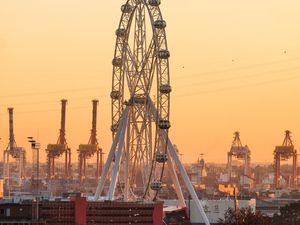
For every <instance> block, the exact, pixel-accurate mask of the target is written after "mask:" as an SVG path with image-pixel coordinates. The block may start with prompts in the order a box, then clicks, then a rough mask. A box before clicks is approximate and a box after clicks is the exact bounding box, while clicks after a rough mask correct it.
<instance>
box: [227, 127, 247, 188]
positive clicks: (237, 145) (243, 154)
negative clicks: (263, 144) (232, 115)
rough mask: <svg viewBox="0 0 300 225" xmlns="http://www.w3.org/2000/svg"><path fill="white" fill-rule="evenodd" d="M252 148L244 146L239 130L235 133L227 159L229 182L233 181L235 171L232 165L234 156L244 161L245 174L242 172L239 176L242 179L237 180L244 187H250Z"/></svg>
mask: <svg viewBox="0 0 300 225" xmlns="http://www.w3.org/2000/svg"><path fill="white" fill-rule="evenodd" d="M250 154H251V152H250V149H249V147H248V146H247V145H245V146H243V145H242V142H241V139H240V133H239V132H238V131H237V132H235V133H234V139H233V142H232V145H231V148H230V151H229V152H228V154H227V155H228V161H227V171H228V172H227V175H228V182H229V183H232V173H233V167H232V160H233V158H236V159H237V160H242V161H243V174H240V175H241V176H237V177H240V178H241V181H237V182H239V183H240V185H241V187H242V188H249V184H250V182H249V179H250V178H251V176H250V171H249V169H250V160H251V158H250Z"/></svg>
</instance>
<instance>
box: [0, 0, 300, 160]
mask: <svg viewBox="0 0 300 225" xmlns="http://www.w3.org/2000/svg"><path fill="white" fill-rule="evenodd" d="M124 2H125V1H123V0H109V1H103V0H89V1H83V0H26V1H25V0H0V78H1V79H0V137H1V141H0V149H2V150H1V152H0V154H1V155H0V158H2V152H3V149H5V148H6V146H7V143H8V113H7V107H10V106H12V107H14V108H15V137H16V141H17V144H18V145H19V146H23V147H25V148H27V150H28V158H29V161H30V152H31V150H30V146H29V144H28V143H27V140H26V138H27V136H34V137H36V138H38V140H39V141H40V142H41V144H42V152H43V154H42V155H43V156H42V160H43V161H44V160H45V153H44V149H45V147H46V145H47V144H48V143H55V142H56V140H57V138H58V129H59V126H60V99H62V98H66V99H68V100H69V103H68V106H67V141H68V143H69V145H70V147H71V148H72V152H73V153H72V154H73V155H72V160H73V162H74V163H77V152H76V149H77V147H78V145H79V144H80V143H86V142H87V141H88V139H89V134H90V128H91V100H92V99H93V98H97V99H99V101H100V104H99V114H98V115H99V120H98V138H99V141H100V143H101V146H102V148H103V149H104V151H105V152H106V153H107V152H108V150H109V147H110V144H111V133H110V129H109V127H110V123H111V107H110V97H109V93H110V90H111V76H112V65H111V60H112V57H113V52H114V43H115V35H114V33H115V30H116V28H117V25H118V22H119V18H120V15H121V14H120V7H121V5H122V4H123V3H124ZM161 10H162V12H163V15H164V19H165V20H166V21H167V28H166V31H167V38H168V44H169V49H170V52H171V58H170V71H171V84H172V88H173V92H172V95H171V98H172V99H171V122H172V128H171V129H170V137H171V139H172V142H174V143H175V144H176V145H177V146H178V148H179V150H180V151H181V152H182V153H183V154H184V155H183V161H184V162H194V161H195V160H196V159H197V158H198V156H199V154H200V153H204V154H205V159H206V160H207V161H209V162H212V161H215V162H226V160H227V159H226V157H227V151H228V150H229V148H230V145H231V142H232V138H233V132H234V131H236V130H239V131H240V132H241V138H242V142H243V144H247V145H249V147H250V149H251V151H252V161H253V162H271V161H272V160H273V155H272V152H273V150H274V147H275V145H278V144H281V143H282V141H283V137H284V130H286V129H289V130H291V131H292V132H293V133H292V135H293V140H294V143H295V145H296V147H297V148H298V149H300V106H299V99H300V88H299V87H300V13H299V12H300V1H299V0H286V1H282V0H263V1H262V0H251V1H241V0H227V1H217V0H187V1H180V0H162V4H161Z"/></svg>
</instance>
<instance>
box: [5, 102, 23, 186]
mask: <svg viewBox="0 0 300 225" xmlns="http://www.w3.org/2000/svg"><path fill="white" fill-rule="evenodd" d="M13 112H14V109H13V108H8V113H9V144H8V146H7V148H6V150H4V152H3V179H4V180H5V186H6V188H7V190H8V191H11V190H12V187H13V186H15V187H20V186H21V185H22V184H23V180H24V178H25V164H26V152H25V149H24V148H22V147H18V146H17V144H16V140H15V135H14V117H13ZM10 157H12V158H13V159H15V161H16V165H17V169H16V174H12V173H11V171H10V166H11V164H12V162H10Z"/></svg>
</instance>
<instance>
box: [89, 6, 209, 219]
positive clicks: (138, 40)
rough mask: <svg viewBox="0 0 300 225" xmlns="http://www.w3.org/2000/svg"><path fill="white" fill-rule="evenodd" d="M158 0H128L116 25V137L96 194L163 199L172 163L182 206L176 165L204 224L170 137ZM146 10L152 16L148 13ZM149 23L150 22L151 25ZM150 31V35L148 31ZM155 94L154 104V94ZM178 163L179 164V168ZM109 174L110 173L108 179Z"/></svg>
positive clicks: (166, 64)
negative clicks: (152, 97)
mask: <svg viewBox="0 0 300 225" xmlns="http://www.w3.org/2000/svg"><path fill="white" fill-rule="evenodd" d="M159 5H160V0H127V1H126V4H124V5H123V6H122V7H121V11H122V16H121V19H120V23H119V27H118V29H117V30H116V37H117V38H116V47H115V53H114V58H113V60H112V64H113V76H112V91H111V94H110V97H111V99H112V104H111V106H112V126H111V131H112V136H113V143H112V146H111V149H110V152H109V154H108V157H107V161H106V163H105V166H104V168H103V170H102V174H101V178H100V180H99V183H98V186H97V189H96V193H95V200H99V198H100V195H102V194H103V193H104V187H105V184H106V183H107V184H108V190H107V192H106V195H105V197H104V196H103V197H104V198H105V199H108V200H114V199H118V198H119V199H120V198H121V199H123V200H124V201H135V200H146V201H157V200H159V199H161V197H160V190H161V189H163V188H164V185H163V182H164V178H166V176H165V170H166V169H168V171H169V175H170V177H171V181H172V183H173V185H174V189H175V193H176V195H177V198H178V201H179V206H180V207H182V208H186V204H185V200H184V196H183V193H182V189H181V185H180V183H179V179H178V176H177V170H178V171H179V174H180V175H181V177H182V179H183V181H184V184H185V186H186V188H187V190H188V191H189V194H190V195H191V197H192V199H193V200H194V201H195V203H196V206H197V209H198V211H199V213H200V214H201V216H202V218H203V220H204V222H205V224H206V225H209V221H208V219H207V216H206V214H205V212H204V210H203V207H202V205H201V203H200V201H199V199H198V197H197V195H196V192H195V190H194V188H193V186H192V184H191V182H190V180H189V177H188V175H187V173H186V170H185V168H184V166H183V165H182V163H181V162H180V160H179V157H178V155H177V153H176V151H175V149H174V146H173V144H172V143H171V141H170V139H169V134H168V130H169V128H170V127H171V123H170V120H169V116H170V93H171V91H172V88H171V85H170V75H169V57H170V52H169V50H168V46H167V38H166V32H165V27H166V21H165V20H164V19H163V17H162V14H161V11H160V8H159ZM147 15H148V17H147ZM147 24H150V26H149V27H148V26H147ZM149 34H150V35H149ZM153 95H156V99H155V104H154V103H153V101H152V99H151V96H153ZM176 166H177V170H176ZM109 175H110V179H107V178H108V176H109Z"/></svg>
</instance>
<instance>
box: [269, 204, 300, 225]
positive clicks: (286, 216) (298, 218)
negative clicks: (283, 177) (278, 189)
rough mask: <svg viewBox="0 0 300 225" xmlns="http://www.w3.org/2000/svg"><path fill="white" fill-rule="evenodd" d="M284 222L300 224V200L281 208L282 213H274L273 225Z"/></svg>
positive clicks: (292, 224)
mask: <svg viewBox="0 0 300 225" xmlns="http://www.w3.org/2000/svg"><path fill="white" fill-rule="evenodd" d="M282 224H288V225H300V202H294V203H291V204H290V205H287V206H284V207H282V208H280V215H277V214H275V215H274V217H273V225H282Z"/></svg>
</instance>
